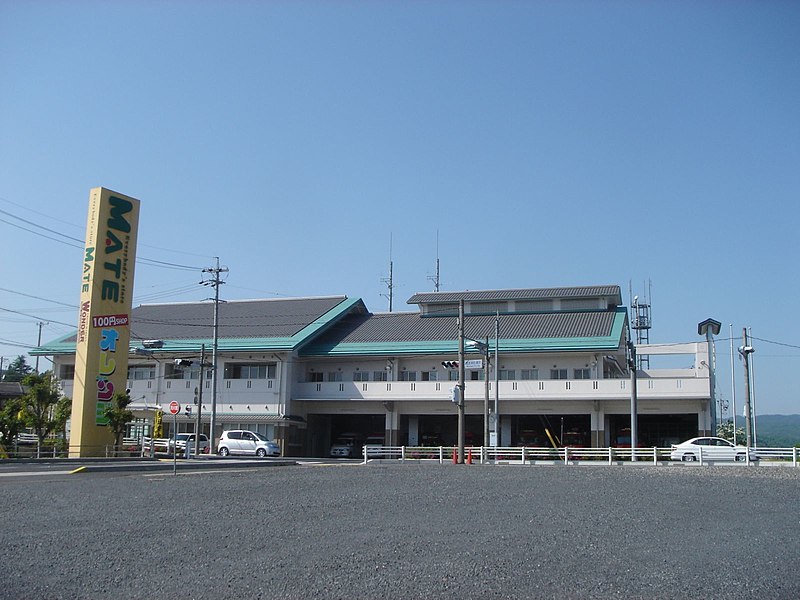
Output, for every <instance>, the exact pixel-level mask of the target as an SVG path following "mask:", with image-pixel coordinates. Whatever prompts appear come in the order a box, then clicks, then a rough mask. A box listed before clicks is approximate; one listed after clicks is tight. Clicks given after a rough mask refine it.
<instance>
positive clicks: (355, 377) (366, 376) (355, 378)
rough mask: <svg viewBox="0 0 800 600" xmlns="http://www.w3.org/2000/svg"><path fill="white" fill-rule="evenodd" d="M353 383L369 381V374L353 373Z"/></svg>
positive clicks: (363, 372) (362, 372)
mask: <svg viewBox="0 0 800 600" xmlns="http://www.w3.org/2000/svg"><path fill="white" fill-rule="evenodd" d="M353 381H369V373H368V372H367V371H353Z"/></svg>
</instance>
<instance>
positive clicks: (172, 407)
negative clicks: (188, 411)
mask: <svg viewBox="0 0 800 600" xmlns="http://www.w3.org/2000/svg"><path fill="white" fill-rule="evenodd" d="M180 411H181V405H180V404H178V403H177V402H175V400H173V401H172V402H170V403H169V414H171V415H177V414H178V413H179V412H180Z"/></svg>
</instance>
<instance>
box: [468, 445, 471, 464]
mask: <svg viewBox="0 0 800 600" xmlns="http://www.w3.org/2000/svg"><path fill="white" fill-rule="evenodd" d="M467 464H468V465H471V464H472V448H470V449H469V452H467Z"/></svg>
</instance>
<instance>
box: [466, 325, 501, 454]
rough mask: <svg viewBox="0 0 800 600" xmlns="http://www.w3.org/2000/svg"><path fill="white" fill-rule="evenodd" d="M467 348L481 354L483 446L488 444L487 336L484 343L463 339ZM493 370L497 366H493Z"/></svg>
mask: <svg viewBox="0 0 800 600" xmlns="http://www.w3.org/2000/svg"><path fill="white" fill-rule="evenodd" d="M464 340H465V341H466V343H467V346H469V347H470V348H474V349H476V350H479V351H480V352H483V356H484V364H483V382H484V396H483V445H484V446H486V445H488V444H489V336H486V342H479V341H478V340H473V339H471V338H464ZM495 368H497V366H496V365H495Z"/></svg>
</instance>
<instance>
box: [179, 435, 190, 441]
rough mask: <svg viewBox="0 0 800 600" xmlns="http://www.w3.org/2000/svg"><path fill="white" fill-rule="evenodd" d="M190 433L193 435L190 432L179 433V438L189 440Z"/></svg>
mask: <svg viewBox="0 0 800 600" xmlns="http://www.w3.org/2000/svg"><path fill="white" fill-rule="evenodd" d="M190 435H191V434H189V433H179V434H178V439H179V440H184V441H185V440H188V439H189V436H190Z"/></svg>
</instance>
